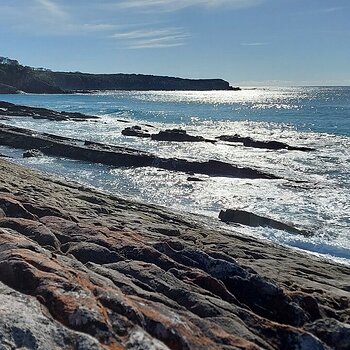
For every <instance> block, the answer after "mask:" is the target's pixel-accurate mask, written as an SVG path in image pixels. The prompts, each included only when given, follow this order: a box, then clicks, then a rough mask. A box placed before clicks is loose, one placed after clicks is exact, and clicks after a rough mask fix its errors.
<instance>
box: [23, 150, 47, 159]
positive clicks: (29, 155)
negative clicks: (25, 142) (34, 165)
mask: <svg viewBox="0 0 350 350" xmlns="http://www.w3.org/2000/svg"><path fill="white" fill-rule="evenodd" d="M43 156H44V153H43V152H41V151H40V150H38V149H30V150H28V151H26V152H24V153H23V158H39V157H43Z"/></svg>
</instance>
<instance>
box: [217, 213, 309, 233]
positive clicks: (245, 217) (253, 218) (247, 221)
mask: <svg viewBox="0 0 350 350" xmlns="http://www.w3.org/2000/svg"><path fill="white" fill-rule="evenodd" d="M219 219H220V220H221V221H223V222H234V223H237V224H242V225H246V226H251V227H258V226H269V227H272V228H274V229H277V230H282V231H288V232H291V233H295V234H301V235H304V236H309V235H311V233H310V232H307V231H304V230H299V229H297V228H295V227H294V226H291V225H288V224H285V223H283V222H280V221H276V220H274V219H271V218H267V217H263V216H260V215H256V214H254V213H251V212H249V211H245V210H237V209H227V210H221V211H220V213H219Z"/></svg>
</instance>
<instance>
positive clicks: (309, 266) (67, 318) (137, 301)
mask: <svg viewBox="0 0 350 350" xmlns="http://www.w3.org/2000/svg"><path fill="white" fill-rule="evenodd" d="M9 174H11V176H9ZM0 179H1V182H0V183H1V185H0V198H1V200H0V208H1V210H0V223H1V225H0V282H1V283H4V284H5V285H7V286H8V287H4V286H2V285H1V284H0V299H1V300H3V301H4V303H5V304H4V305H7V303H10V300H9V295H11V296H12V299H13V300H12V301H11V302H12V303H17V304H18V303H19V304H21V305H22V306H23V307H24V306H25V307H26V308H28V310H32V312H33V310H38V308H39V309H40V308H41V310H42V313H43V314H42V317H46V318H47V320H46V321H47V322H48V323H47V327H46V326H45V327H46V329H45V327H43V329H40V322H39V320H36V321H35V320H34V321H33V322H32V323H30V324H27V325H23V324H22V325H21V324H20V321H19V320H13V319H11V320H10V323H11V324H13V326H19V327H20V328H22V330H23V331H24V330H25V331H26V332H27V333H28V332H29V333H30V334H31V336H32V339H35V341H36V344H39V348H40V344H44V342H45V340H46V341H55V340H54V339H56V338H52V337H51V338H50V339H47V338H48V337H47V334H44V333H45V331H46V332H49V333H51V335H52V334H53V333H55V332H58V333H60V334H61V335H62V334H64V336H62V337H61V340H60V341H61V344H65V345H66V346H68V344H70V346H73V347H74V346H77V344H80V345H81V344H83V343H84V342H85V344H89V348H96V349H102V348H104V349H115V348H119V349H124V348H128V349H129V348H130V349H136V348H137V344H138V342H139V343H140V342H141V344H143V346H146V344H148V347H146V348H147V349H148V348H149V349H168V348H170V349H200V348H203V349H204V348H205V349H237V348H239V349H258V348H264V349H289V348H290V349H292V346H300V348H305V349H311V348H312V349H327V348H328V347H329V348H334V349H346V346H347V345H348V344H349V343H344V341H347V340H348V339H349V338H348V337H349V332H350V331H349V321H350V319H349V318H350V317H349V315H350V277H349V276H350V267H347V266H345V265H340V264H336V263H332V262H329V261H323V260H320V259H318V258H316V257H314V258H312V259H311V257H310V255H309V254H304V253H300V252H298V251H296V250H293V249H291V248H286V247H282V246H277V244H272V243H268V242H264V241H261V240H258V239H256V238H252V237H248V236H243V235H241V234H238V233H235V232H233V231H231V230H224V229H218V228H215V229H213V228H212V227H207V226H204V225H203V223H201V222H198V220H196V219H195V218H196V217H195V216H194V215H191V214H183V215H181V217H180V216H179V215H178V214H174V213H173V212H170V211H169V210H167V209H165V208H161V207H158V206H156V205H147V204H142V203H137V202H132V201H128V200H124V199H120V198H117V197H115V196H113V195H109V194H105V193H101V192H98V191H96V190H93V189H89V188H86V187H84V186H79V185H77V184H73V183H67V182H63V181H62V180H60V179H59V180H57V179H55V177H54V176H53V175H51V176H49V175H43V174H41V173H38V172H36V171H33V170H30V169H27V168H24V167H23V166H19V165H16V164H14V163H11V162H8V161H6V160H4V159H0ZM83 242H84V243H83ZM276 262H278V263H276ZM14 290H15V291H14ZM73 291H74V293H73ZM23 300H25V301H26V302H25V303H24V304H25V305H24V304H23ZM35 312H36V313H37V312H38V311H35ZM0 313H1V314H2V315H4V311H3V309H1V308H0ZM4 317H5V318H4V319H7V321H9V315H7V314H6V313H5V316H4ZM223 320H225V321H224V322H223ZM62 325H64V329H62ZM60 327H61V328H60ZM48 328H50V330H48ZM188 329H191V330H192V332H190V333H189V332H188ZM29 333H28V334H29ZM0 335H2V336H3V337H4V339H6V341H8V342H11V341H13V334H12V335H11V334H10V333H9V332H8V330H6V329H5V328H4V325H3V323H1V322H0ZM340 335H341V336H340ZM11 337H12V338H11ZM11 339H12V340H11ZM140 339H141V340H140ZM56 340H57V339H56ZM296 344H298V345H296ZM306 344H308V345H306ZM310 344H312V345H310ZM327 344H328V345H327ZM342 344H343V345H342ZM54 345H55V346H57V344H54ZM46 346H47V345H46ZM306 346H309V347H306ZM311 346H313V347H311ZM327 346H328V347H327Z"/></svg>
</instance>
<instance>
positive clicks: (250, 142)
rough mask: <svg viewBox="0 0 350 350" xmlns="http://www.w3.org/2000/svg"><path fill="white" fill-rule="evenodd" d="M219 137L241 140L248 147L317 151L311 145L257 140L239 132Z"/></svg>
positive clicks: (224, 139)
mask: <svg viewBox="0 0 350 350" xmlns="http://www.w3.org/2000/svg"><path fill="white" fill-rule="evenodd" d="M217 138H218V139H219V140H221V141H226V142H241V143H243V146H246V147H254V148H265V149H271V150H281V149H287V150H289V151H302V152H311V151H315V149H314V148H310V147H299V146H290V145H288V144H286V143H284V142H279V141H256V140H254V139H252V138H251V137H242V136H239V135H237V134H235V135H233V136H230V135H222V136H219V137H217Z"/></svg>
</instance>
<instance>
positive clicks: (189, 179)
mask: <svg viewBox="0 0 350 350" xmlns="http://www.w3.org/2000/svg"><path fill="white" fill-rule="evenodd" d="M187 181H191V182H203V181H205V180H203V179H200V178H199V177H195V176H189V177H188V178H187Z"/></svg>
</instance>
